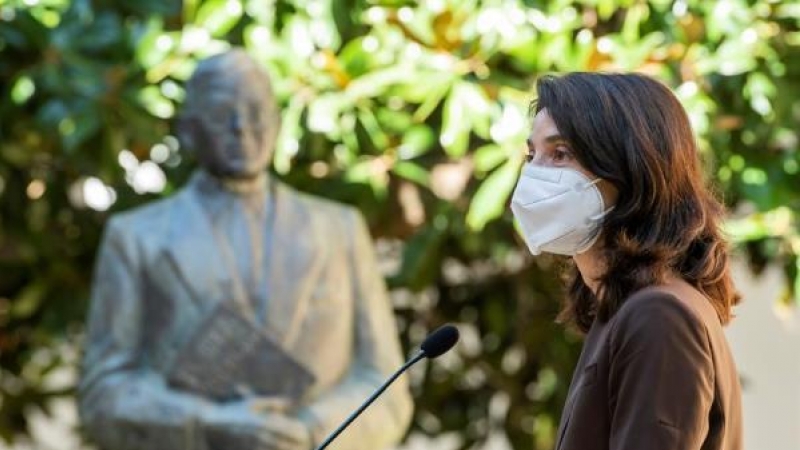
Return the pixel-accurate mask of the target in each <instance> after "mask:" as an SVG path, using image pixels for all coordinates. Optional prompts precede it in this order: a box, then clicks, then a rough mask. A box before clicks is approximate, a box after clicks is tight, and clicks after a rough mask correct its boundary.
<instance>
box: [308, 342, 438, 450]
mask: <svg viewBox="0 0 800 450" xmlns="http://www.w3.org/2000/svg"><path fill="white" fill-rule="evenodd" d="M424 357H425V352H424V351H420V352H418V353H417V354H416V355H414V357H412V358H411V359H409V360H408V361H406V363H405V364H403V367H401V368H400V369H399V370H397V371H396V372H395V373H394V374H393V375H392V376H391V377H389V379H388V380H386V381H385V382H384V383H383V384H382V385H381V387H379V388H378V390H377V391H375V392H374V393H373V394H372V395H371V396H370V397H369V398H368V399H367V401H365V402H364V403H363V404H362V405H361V406H360V407H359V408H358V409H357V410H355V411H354V412H353V413H352V414H350V416H349V417H348V418H347V419H346V420H345V421H344V422H343V423H342V424H341V425H339V428H337V429H336V430H335V431H334V432H333V433H331V434H330V435H328V437H327V438H326V439H325V441H324V442H322V444H320V445H319V446H318V447H317V448H316V450H323V449H324V448H326V447H327V446H328V445H330V443H331V442H333V440H334V439H336V437H337V436H339V434H341V432H342V431H344V429H345V428H347V427H348V426H349V425H350V423H352V422H353V421H354V420H356V417H358V416H360V415H361V413H362V412H364V410H365V409H367V407H368V406H369V405H371V404H372V402H374V401H375V399H377V398H378V397H379V396H380V395H381V394H382V393H383V391H385V390H386V388H388V387H389V385H390V384H392V383H393V382H394V380H396V379H397V377H399V376H400V375H402V374H403V372H405V371H406V370H408V368H409V367H411V366H413V365H414V364H416V363H417V362H418V361H419V360H420V359H422V358H424Z"/></svg>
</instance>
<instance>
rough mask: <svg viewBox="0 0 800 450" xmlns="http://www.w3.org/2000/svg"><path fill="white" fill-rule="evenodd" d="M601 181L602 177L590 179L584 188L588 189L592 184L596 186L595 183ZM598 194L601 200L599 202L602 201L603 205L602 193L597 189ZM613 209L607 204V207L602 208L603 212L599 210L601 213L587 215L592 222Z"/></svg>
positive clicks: (600, 218)
mask: <svg viewBox="0 0 800 450" xmlns="http://www.w3.org/2000/svg"><path fill="white" fill-rule="evenodd" d="M601 181H603V179H602V178H595V179H594V180H592V181H590V182H589V183H588V184H587V185H586V187H585V188H584V189H589V188H590V187H592V186H596V185H597V183H599V182H601ZM598 195H600V201H601V202H603V206H605V202H604V201H603V195H602V194H600V192H599V190H598ZM613 209H614V207H613V206H609V207H608V208H606V209H604V210H603V212H601V213H599V214H595V215H593V216H590V217H589V220H591V221H592V222H599V221H601V220H603V217H605V216H606V215H607V214H608V213H610V212H611V211H612V210H613Z"/></svg>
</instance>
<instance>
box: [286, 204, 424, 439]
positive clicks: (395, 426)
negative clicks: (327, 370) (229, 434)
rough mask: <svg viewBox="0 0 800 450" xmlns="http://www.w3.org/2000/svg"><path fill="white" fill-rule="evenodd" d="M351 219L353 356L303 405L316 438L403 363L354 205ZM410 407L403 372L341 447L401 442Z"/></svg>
mask: <svg viewBox="0 0 800 450" xmlns="http://www.w3.org/2000/svg"><path fill="white" fill-rule="evenodd" d="M348 225H349V226H348V227H347V229H348V230H352V234H351V240H350V251H349V255H348V259H349V261H348V262H349V264H350V266H351V273H352V274H353V286H354V293H353V295H354V297H355V308H356V310H355V319H356V320H355V326H356V329H355V343H354V349H353V351H354V359H353V364H352V366H351V368H350V370H349V372H348V374H347V376H346V377H345V378H344V379H343V380H342V382H341V383H340V384H338V385H337V386H336V387H335V388H334V389H332V390H331V391H329V392H327V393H326V394H323V395H322V396H321V397H320V398H319V399H318V400H317V401H315V402H314V403H312V404H311V405H309V406H307V407H306V408H304V409H303V410H301V411H300V418H301V420H303V421H304V422H306V423H307V424H308V425H309V426H310V428H311V433H312V436H313V439H314V441H315V442H316V443H319V442H321V441H322V440H323V439H324V438H325V437H326V436H327V435H328V433H330V432H331V431H333V430H334V429H336V427H337V426H338V425H339V423H340V422H341V421H342V420H343V419H344V418H345V417H346V416H347V415H348V414H349V413H350V412H351V411H353V410H355V409H356V408H357V407H358V406H359V404H361V402H362V401H364V400H366V398H367V397H369V395H370V394H372V392H373V391H374V390H375V389H377V388H378V387H379V386H380V385H381V384H382V383H383V382H384V381H385V380H386V379H387V378H388V377H389V376H390V375H391V374H392V372H394V371H395V370H397V369H398V368H399V367H400V365H401V364H402V363H403V360H402V355H401V350H400V343H399V341H398V337H397V327H396V325H395V319H394V314H393V311H392V308H391V304H390V302H389V298H388V295H387V292H386V286H385V284H384V280H383V277H382V276H381V274H380V272H379V271H378V267H377V262H376V258H375V252H374V247H373V245H372V241H371V239H370V236H369V232H368V230H367V227H366V225H365V223H364V219H363V218H362V217H361V215H360V214H359V213H357V212H355V211H354V212H353V213H352V214H351V215H350V217H349V223H348ZM412 409H413V404H412V399H411V394H410V392H409V388H408V383H407V381H406V378H405V377H400V378H398V379H397V380H396V381H395V382H394V384H393V385H392V386H390V387H389V389H388V390H387V391H386V392H384V393H383V395H382V396H381V397H380V398H379V399H378V400H377V401H376V402H375V403H373V404H372V406H370V408H369V409H367V410H366V411H365V412H364V414H362V415H361V416H360V417H359V418H358V419H357V421H356V422H355V423H354V424H353V425H352V426H351V429H349V430H347V431H345V432H344V433H342V434H341V435H340V436H339V437H338V438H337V443H338V446H339V448H346V449H351V450H376V449H381V448H385V447H386V446H388V445H391V444H394V443H396V442H398V441H399V440H400V439H401V438H402V436H403V434H404V433H405V431H406V428H407V427H408V424H409V422H410V420H411V413H412Z"/></svg>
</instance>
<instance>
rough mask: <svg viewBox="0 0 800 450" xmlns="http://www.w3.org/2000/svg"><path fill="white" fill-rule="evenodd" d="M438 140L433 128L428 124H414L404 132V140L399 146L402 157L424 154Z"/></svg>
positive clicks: (409, 157) (400, 156)
mask: <svg viewBox="0 0 800 450" xmlns="http://www.w3.org/2000/svg"><path fill="white" fill-rule="evenodd" d="M435 142H436V136H435V135H434V134H433V130H431V129H430V127H428V126H427V125H414V126H412V127H410V128H408V130H407V131H406V132H405V133H403V142H402V143H401V144H400V147H398V148H397V156H398V157H399V158H400V159H413V158H416V157H418V156H421V155H424V154H425V153H427V152H428V151H430V149H431V148H433V145H434V144H435Z"/></svg>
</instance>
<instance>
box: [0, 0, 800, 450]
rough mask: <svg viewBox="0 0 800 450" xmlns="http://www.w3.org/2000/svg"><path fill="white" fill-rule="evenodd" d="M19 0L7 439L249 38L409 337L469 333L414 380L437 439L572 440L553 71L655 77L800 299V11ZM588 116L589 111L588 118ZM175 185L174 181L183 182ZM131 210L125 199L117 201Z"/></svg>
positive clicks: (1, 43)
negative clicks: (535, 124)
mask: <svg viewBox="0 0 800 450" xmlns="http://www.w3.org/2000/svg"><path fill="white" fill-rule="evenodd" d="M419 3H420V4H417V2H410V1H400V0H371V1H368V0H272V1H265V0H245V1H240V0H185V1H183V2H181V3H179V2H177V1H161V0H136V1H133V0H102V1H101V0H95V1H90V0H75V1H72V2H70V1H68V0H39V1H35V0H26V1H21V0H13V1H9V0H6V1H4V2H0V17H2V20H0V51H1V52H2V57H0V80H2V86H3V90H2V95H3V99H2V102H0V133H1V134H0V140H1V142H0V145H1V146H0V200H1V201H0V211H1V212H0V363H2V369H0V396H1V397H0V435H1V436H2V437H4V438H5V439H7V440H12V439H14V438H15V437H16V436H18V434H19V433H23V434H24V433H25V432H26V422H25V417H24V415H23V411H24V410H25V409H26V408H30V407H36V408H46V405H47V401H48V399H49V398H52V397H53V396H59V395H65V394H70V393H71V390H70V389H66V390H65V389H63V387H54V385H53V383H52V382H51V381H50V379H51V378H52V377H51V374H52V372H53V370H55V369H56V368H58V367H61V366H63V365H64V364H74V361H72V360H67V361H64V357H63V352H61V350H60V349H61V344H62V343H63V342H65V341H66V342H78V341H79V338H80V332H81V329H82V321H83V318H84V314H85V308H86V299H87V297H88V283H89V279H90V272H91V267H92V264H93V260H94V253H95V250H96V246H97V242H98V238H99V233H100V231H101V228H102V225H103V223H104V222H105V220H106V219H107V217H108V214H110V212H111V211H120V210H125V209H128V208H130V207H132V206H135V205H139V204H142V203H144V202H147V201H149V200H151V199H153V198H155V197H158V196H161V195H169V194H170V193H171V192H173V191H174V189H175V188H176V187H177V186H179V185H181V184H182V182H183V181H184V180H185V179H186V175H187V173H188V171H189V170H190V168H191V166H192V162H191V161H190V160H186V159H185V156H186V155H183V154H182V153H181V152H179V151H178V146H177V141H176V140H175V138H174V137H171V136H170V134H169V133H170V130H171V121H172V118H173V117H174V115H175V113H176V111H177V109H178V108H179V105H180V104H181V102H182V100H183V89H182V84H183V82H184V81H185V80H186V79H187V77H188V76H189V75H190V74H191V72H192V69H193V67H194V65H195V62H196V60H197V59H199V58H202V57H205V56H207V55H210V54H213V53H216V52H218V51H220V50H222V49H224V48H226V47H227V46H228V45H230V44H237V45H244V46H246V47H247V48H248V50H249V51H250V52H252V54H253V55H254V56H255V57H257V58H258V59H259V61H262V62H263V63H264V65H265V67H267V68H268V69H269V71H270V72H271V73H272V74H273V75H274V78H275V82H276V90H277V92H278V94H279V96H280V99H281V102H282V105H283V107H284V113H283V125H284V126H283V129H282V133H281V136H280V140H279V148H278V150H277V152H276V155H275V163H274V171H275V172H276V175H277V176H280V177H281V178H283V179H285V180H286V181H287V182H289V183H291V184H293V185H295V186H297V187H299V188H300V189H302V190H305V191H309V192H313V193H317V194H320V195H324V196H327V197H331V198H335V199H338V200H340V201H344V202H348V203H351V204H355V205H357V206H359V207H360V208H361V209H362V211H364V213H365V214H366V215H367V217H368V219H369V220H370V223H371V225H372V229H373V232H374V233H375V235H377V236H379V237H381V238H384V239H386V240H387V241H388V242H396V243H398V246H397V247H399V249H400V252H401V253H400V256H401V259H402V261H401V263H400V264H399V266H398V268H397V269H396V272H395V273H392V274H390V275H391V276H390V277H389V282H390V285H391V287H392V288H393V289H394V291H395V293H396V298H397V299H398V304H397V314H398V318H399V320H400V323H401V331H402V334H403V339H404V343H405V344H406V346H407V347H411V346H415V345H416V344H418V343H419V341H420V340H421V339H422V337H423V336H424V334H425V332H426V330H428V329H431V328H433V327H435V326H437V325H438V324H440V323H441V322H444V321H455V322H458V323H460V324H461V325H462V329H463V331H464V334H465V339H464V341H465V342H464V345H462V346H461V350H460V351H459V354H458V355H453V356H450V357H449V359H447V358H445V359H444V362H443V363H442V364H440V365H432V366H430V367H428V368H427V369H426V370H425V373H424V375H423V376H421V377H419V378H416V379H415V380H416V382H415V385H414V388H415V390H416V391H417V392H418V393H422V392H423V391H424V393H425V395H424V396H423V395H420V396H419V399H420V403H419V405H418V408H417V416H416V420H415V424H414V428H415V429H416V430H418V431H421V432H424V433H429V434H432V435H436V434H439V433H443V432H448V431H455V432H457V433H458V435H459V436H460V437H461V443H462V447H463V448H468V447H470V446H471V445H473V444H475V443H480V442H482V441H483V440H485V439H486V438H487V435H488V434H489V433H491V432H500V433H502V434H504V435H505V436H507V437H508V439H509V441H510V442H511V443H512V444H513V446H514V447H515V448H537V449H543V448H549V447H550V446H551V445H552V442H553V440H554V437H555V436H554V434H555V426H556V424H557V423H558V415H559V411H560V408H561V405H562V404H563V400H564V396H565V393H566V389H567V384H568V381H569V379H570V374H571V370H572V367H573V364H574V360H575V357H576V352H577V351H578V348H579V343H578V340H577V338H576V337H575V336H573V335H572V334H569V333H564V331H563V329H562V328H561V327H560V326H559V325H556V324H554V323H553V318H554V316H555V312H556V310H557V307H558V306H557V305H558V298H559V297H560V296H561V290H560V288H559V284H560V283H559V280H558V277H557V276H556V269H555V268H556V267H557V266H556V265H555V264H554V261H552V260H549V259H544V258H542V259H537V260H533V259H532V258H530V257H529V256H528V255H527V253H526V250H525V249H524V247H523V245H522V244H521V241H520V240H519V239H518V238H517V237H516V233H515V230H514V228H513V225H512V221H511V215H510V213H509V211H508V208H507V207H506V205H507V200H508V197H509V195H510V193H511V191H512V189H513V186H514V181H515V176H516V171H517V169H518V167H519V165H520V163H521V156H522V152H523V149H524V145H523V140H524V138H525V135H526V132H527V129H528V126H529V118H528V116H527V104H528V102H529V101H530V100H531V90H530V89H531V86H532V82H533V80H534V79H535V77H536V76H537V75H538V74H541V73H544V72H549V71H573V70H637V71H643V72H646V73H650V74H653V75H655V76H657V77H659V78H661V79H662V80H664V81H666V82H668V83H670V84H671V85H672V86H673V87H674V88H675V89H676V91H677V93H678V95H679V96H680V98H681V99H682V101H683V103H684V105H685V106H686V108H687V110H688V112H689V114H690V117H691V119H692V123H693V125H694V127H695V129H696V131H697V132H698V134H699V142H700V144H701V148H702V150H703V152H704V156H705V157H706V159H707V161H708V162H709V164H708V167H709V172H708V173H709V176H710V177H711V178H713V180H714V181H715V182H716V183H717V185H718V186H719V189H720V191H721V192H722V193H723V194H724V195H725V199H726V201H727V203H728V204H729V205H730V206H731V207H732V208H734V210H735V211H737V213H736V215H735V217H736V218H735V220H732V221H731V222H730V223H729V227H728V230H729V232H730V233H731V235H732V237H733V238H734V241H735V242H737V243H740V244H742V245H743V246H744V247H745V248H747V249H748V250H749V255H750V256H751V260H752V261H753V263H754V266H755V267H759V266H762V265H763V264H764V263H766V262H768V261H774V262H778V263H780V264H783V265H784V266H785V267H786V270H787V274H789V275H790V277H791V278H790V279H791V280H792V284H791V285H790V286H787V291H786V292H787V295H786V299H787V300H788V299H791V298H795V299H797V300H800V276H799V275H798V272H800V257H798V255H800V234H799V233H798V227H799V225H798V213H797V211H798V208H799V207H800V190H798V189H797V187H798V186H800V175H798V172H799V171H800V160H798V155H799V153H798V151H797V150H798V132H797V128H796V124H797V123H798V119H800V103H798V101H797V100H796V99H798V98H800V95H799V94H800V81H798V80H800V27H799V26H798V25H799V24H800V4H798V3H797V2H774V1H767V0H751V1H748V2H745V1H744V0H720V1H700V0H683V1H677V2H672V1H665V0H658V1H656V0H653V1H650V2H644V1H638V0H637V1H634V0H628V1H626V0H583V1H567V0H552V1H547V2H538V1H529V0H511V1H500V0H494V1H492V0H485V1H477V0H468V1H464V0H437V1H429V2H419ZM576 113H579V112H576ZM164 173H166V175H167V176H166V180H165V179H164V177H163V175H164ZM109 207H110V209H108V208H109Z"/></svg>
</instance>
